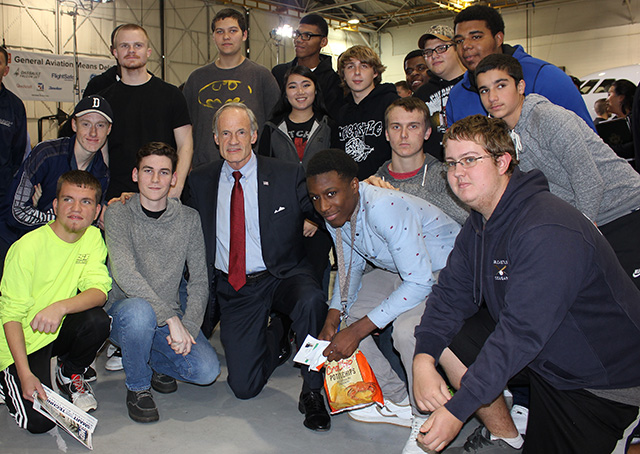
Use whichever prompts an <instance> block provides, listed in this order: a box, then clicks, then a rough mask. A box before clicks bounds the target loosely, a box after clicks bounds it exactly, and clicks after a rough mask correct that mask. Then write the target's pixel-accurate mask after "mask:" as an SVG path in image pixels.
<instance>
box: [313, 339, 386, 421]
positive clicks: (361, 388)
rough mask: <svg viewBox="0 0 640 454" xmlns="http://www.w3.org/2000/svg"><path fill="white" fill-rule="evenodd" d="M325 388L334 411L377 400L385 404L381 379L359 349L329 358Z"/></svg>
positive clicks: (334, 412) (353, 408)
mask: <svg viewBox="0 0 640 454" xmlns="http://www.w3.org/2000/svg"><path fill="white" fill-rule="evenodd" d="M324 389H325V391H326V393H327V398H328V399H329V406H330V407H331V414H332V415H335V414H337V413H340V412H343V411H347V410H355V409H356V408H362V407H366V406H367V405H371V404H372V403H374V402H376V403H378V404H379V405H380V406H382V405H384V399H383V398H382V390H381V389H380V385H379V384H378V380H376V376H375V375H373V371H372V370H371V366H369V362H368V361H367V358H365V357H364V354H363V353H362V352H361V351H360V349H357V350H356V351H355V352H354V353H353V355H351V356H349V357H348V358H344V359H341V360H340V361H327V363H326V368H325V375H324Z"/></svg>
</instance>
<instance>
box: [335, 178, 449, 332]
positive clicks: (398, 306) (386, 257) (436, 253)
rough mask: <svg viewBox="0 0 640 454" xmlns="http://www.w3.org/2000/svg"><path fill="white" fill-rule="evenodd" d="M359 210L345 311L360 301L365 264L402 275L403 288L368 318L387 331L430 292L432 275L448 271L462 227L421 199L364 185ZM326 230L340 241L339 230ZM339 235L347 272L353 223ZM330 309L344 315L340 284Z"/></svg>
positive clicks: (398, 289)
mask: <svg viewBox="0 0 640 454" xmlns="http://www.w3.org/2000/svg"><path fill="white" fill-rule="evenodd" d="M358 210H359V212H358V217H357V220H356V238H355V241H354V252H355V253H354V254H353V262H352V265H351V280H350V282H349V299H348V302H347V311H348V309H349V308H350V307H351V305H352V304H353V302H354V301H355V300H356V298H357V296H358V291H359V290H360V287H361V281H362V273H363V271H364V268H365V264H366V260H368V261H369V262H371V263H373V264H374V265H375V266H377V267H379V268H383V269H385V270H388V271H391V272H395V273H398V274H399V275H400V277H401V278H402V284H401V285H400V286H399V287H398V288H397V289H396V290H395V291H394V292H393V293H391V295H389V297H388V298H386V299H384V300H383V301H381V302H380V305H378V307H376V308H375V309H373V310H372V311H371V312H369V314H367V315H368V317H369V319H370V320H371V321H372V322H373V323H374V324H375V325H376V326H377V327H378V328H383V327H384V326H386V325H388V324H389V323H391V322H392V321H394V320H395V319H396V318H397V317H398V316H399V315H400V314H402V313H403V312H406V311H408V310H409V309H412V308H414V307H415V306H417V305H418V304H420V303H421V302H422V301H424V300H425V299H426V297H427V296H428V295H429V293H431V286H432V285H433V284H434V283H435V281H436V279H435V277H434V274H433V273H434V272H438V271H440V270H441V269H442V268H444V266H445V264H446V261H447V257H448V256H449V253H450V252H451V250H452V249H453V243H454V241H455V239H456V236H457V235H458V232H459V231H460V225H459V224H458V223H456V222H455V221H454V220H453V219H451V218H450V217H449V216H447V215H446V214H444V213H443V212H442V211H441V210H440V209H439V208H436V207H435V206H434V205H431V204H430V203H429V202H427V201H425V200H423V199H419V198H417V197H414V196H411V195H409V194H405V193H403V192H399V191H394V190H390V189H382V188H378V187H376V186H371V185H369V184H367V183H362V182H361V183H360V202H359V207H358ZM327 228H328V230H329V232H330V233H331V236H332V238H333V240H334V241H336V229H335V228H333V227H331V226H330V225H329V224H328V223H327ZM341 230H342V241H343V248H344V255H345V266H346V268H347V269H348V268H349V256H350V252H349V251H350V249H351V223H350V222H347V223H345V225H344V226H343V227H342V229H341ZM330 308H331V309H338V310H342V303H341V301H340V282H339V279H336V283H335V286H334V290H333V296H332V298H331V304H330Z"/></svg>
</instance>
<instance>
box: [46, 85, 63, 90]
mask: <svg viewBox="0 0 640 454" xmlns="http://www.w3.org/2000/svg"><path fill="white" fill-rule="evenodd" d="M49 90H62V87H52V86H51V85H49Z"/></svg>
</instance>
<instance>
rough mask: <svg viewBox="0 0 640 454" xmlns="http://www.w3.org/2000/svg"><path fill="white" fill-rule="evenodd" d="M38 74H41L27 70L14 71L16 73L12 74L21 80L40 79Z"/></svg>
mask: <svg viewBox="0 0 640 454" xmlns="http://www.w3.org/2000/svg"><path fill="white" fill-rule="evenodd" d="M40 74H42V73H41V72H40V71H29V70H24V69H16V71H15V72H14V73H13V76H14V77H20V78H22V79H39V78H40Z"/></svg>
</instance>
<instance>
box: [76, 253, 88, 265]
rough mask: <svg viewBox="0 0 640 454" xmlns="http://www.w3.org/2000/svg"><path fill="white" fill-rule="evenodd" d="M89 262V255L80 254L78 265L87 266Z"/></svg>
mask: <svg viewBox="0 0 640 454" xmlns="http://www.w3.org/2000/svg"><path fill="white" fill-rule="evenodd" d="M88 261H89V254H78V258H77V259H76V265H86V264H87V262H88Z"/></svg>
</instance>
